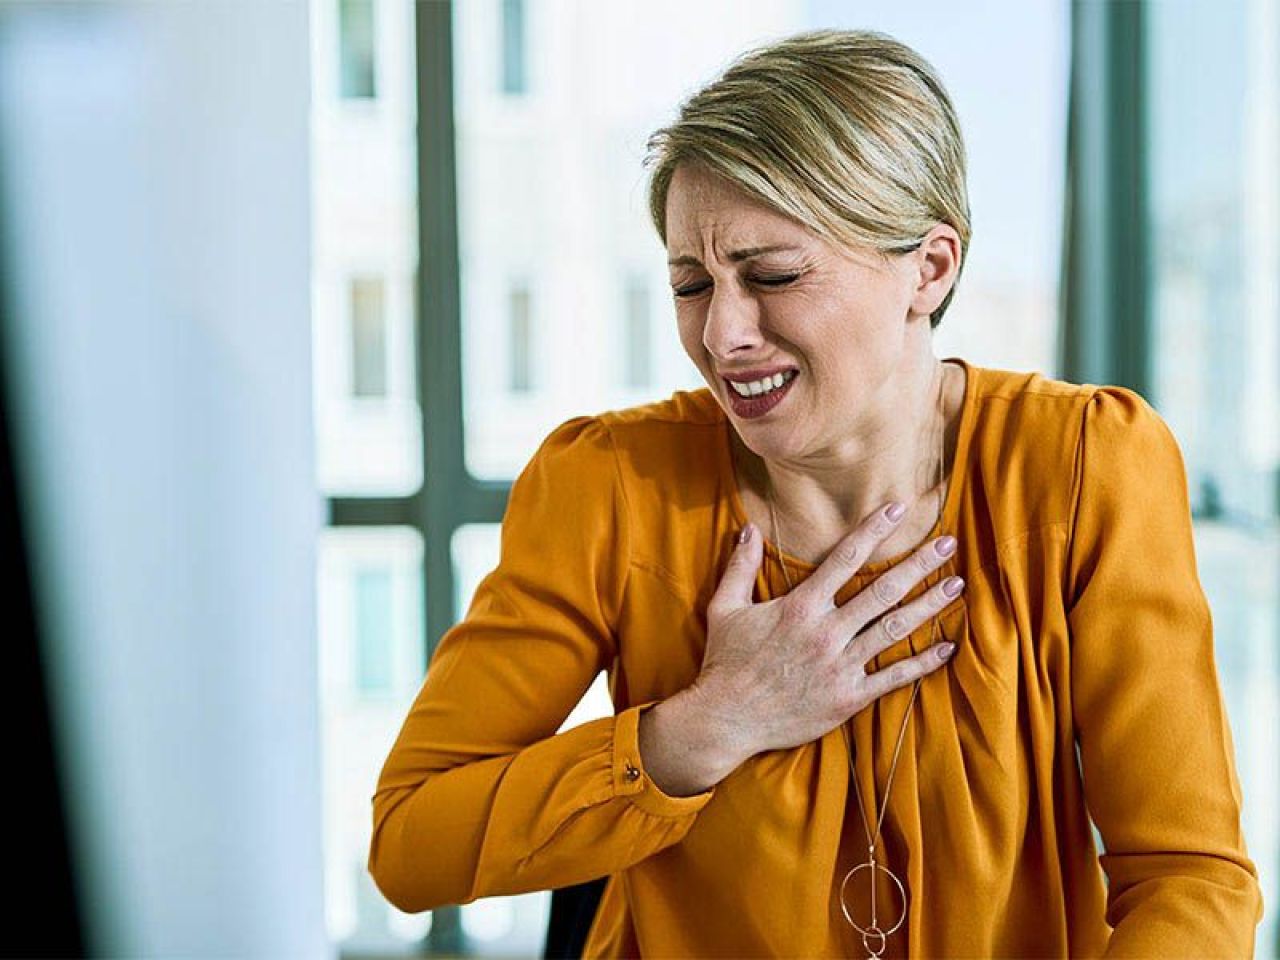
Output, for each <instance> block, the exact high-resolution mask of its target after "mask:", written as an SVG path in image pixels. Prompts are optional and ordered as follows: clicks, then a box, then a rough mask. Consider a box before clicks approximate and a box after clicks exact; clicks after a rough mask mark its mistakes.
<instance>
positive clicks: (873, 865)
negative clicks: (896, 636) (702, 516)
mask: <svg viewBox="0 0 1280 960" xmlns="http://www.w3.org/2000/svg"><path fill="white" fill-rule="evenodd" d="M944 373H945V368H944ZM944 380H945V377H939V383H938V413H939V419H940V420H941V423H940V425H939V427H938V520H939V521H941V519H942V506H943V503H944V502H945V496H944V494H943V492H942V479H943V458H944V454H943V437H944V434H945V427H946V416H945V414H943V411H942V383H943V381H944ZM765 479H766V484H767V488H768V498H769V517H770V521H771V523H772V526H773V542H774V544H775V545H776V546H777V548H778V562H779V564H780V566H781V567H782V575H783V576H784V577H786V580H787V589H788V590H790V589H792V588H793V587H794V584H793V583H792V582H791V574H790V572H789V571H788V570H787V562H786V560H784V559H783V556H784V553H785V551H784V550H783V547H782V541H781V540H780V539H779V535H778V514H777V511H776V510H775V509H774V505H773V482H772V481H771V480H769V479H768V471H767V470H766V471H765ZM937 626H938V618H937V617H934V618H933V621H932V622H931V624H930V630H929V641H930V643H932V642H933V638H934V632H935V630H936V628H937ZM923 679H924V678H923V677H917V678H916V682H915V684H914V685H913V686H912V688H911V699H910V700H909V701H908V702H907V710H906V713H905V714H903V717H902V726H901V728H900V729H899V730H898V743H897V745H896V746H895V747H894V750H893V763H892V765H891V766H890V767H889V779H888V780H887V781H886V782H885V786H884V803H883V804H882V805H881V807H880V816H879V817H878V818H877V819H876V832H875V836H874V837H873V836H872V834H871V824H870V822H869V821H868V820H867V811H866V807H865V806H864V805H863V803H862V791H861V788H859V786H858V775H857V771H856V769H855V767H854V763H853V745H852V744H851V743H850V741H849V729H848V725H847V724H841V725H840V732H841V733H843V734H844V742H845V748H846V750H848V753H849V779H851V780H852V781H853V789H854V794H855V795H856V796H857V798H858V809H859V811H860V812H861V813H862V825H863V827H864V828H865V829H866V832H867V860H866V862H865V863H860V864H858V865H857V866H855V867H854V868H853V869H851V870H850V871H849V872H848V873H846V874H845V875H844V880H842V881H841V883H840V909H841V910H842V911H843V912H844V918H845V919H846V920H848V921H849V924H850V926H852V927H853V928H854V929H855V930H857V931H858V933H860V934H861V935H862V945H863V946H864V947H866V949H867V956H868V957H869V958H873V960H874V958H877V957H879V956H880V955H881V954H882V953H883V952H884V949H885V946H886V945H887V943H888V939H889V935H890V934H892V933H893V932H894V931H896V930H897V929H898V928H899V927H900V926H902V922H903V920H905V919H906V917H907V891H906V887H905V886H903V883H902V881H901V880H899V879H898V877H897V876H896V875H895V874H894V873H893V871H892V870H890V869H889V868H888V867H886V866H884V864H883V863H880V862H879V861H877V859H876V844H877V843H878V842H879V840H880V827H881V826H882V825H883V824H884V815H885V813H886V812H887V811H888V809H889V791H890V789H892V787H893V775H894V773H895V772H896V771H897V769H898V755H899V754H900V753H901V751H902V741H903V738H904V736H905V735H906V732H907V721H909V720H910V719H911V709H912V707H913V706H914V705H915V702H916V693H917V692H918V691H919V690H920V681H921V680H923ZM874 772H875V766H874V764H873V765H872V775H873V776H874ZM863 870H867V871H869V872H870V877H871V922H870V925H869V926H866V927H863V926H861V925H859V924H858V922H857V921H856V920H854V919H853V917H852V916H851V915H850V913H849V906H848V904H847V903H846V902H845V896H844V890H845V887H846V886H848V884H849V881H850V880H852V879H853V877H854V875H855V874H857V873H859V872H860V871H863ZM877 870H878V871H880V872H881V873H883V874H885V875H887V876H888V877H889V879H890V880H892V881H893V882H894V884H895V885H896V886H897V888H898V895H899V897H900V898H901V900H902V912H901V914H900V915H899V916H898V919H897V922H895V923H894V925H893V926H891V927H890V928H889V929H887V930H885V929H882V928H881V926H880V923H879V917H878V914H877V911H876V871H877Z"/></svg>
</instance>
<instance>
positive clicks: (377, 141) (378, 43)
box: [311, 0, 422, 496]
mask: <svg viewBox="0 0 1280 960" xmlns="http://www.w3.org/2000/svg"><path fill="white" fill-rule="evenodd" d="M375 18H376V20H377V24H376V26H377V29H374V19H375ZM311 23H312V46H311V52H312V85H311V87H312V107H311V127H312V204H313V209H312V213H313V216H312V236H313V247H312V265H313V266H312V329H313V341H312V344H313V348H314V350H313V360H312V369H313V375H314V382H313V400H314V408H315V419H316V463H317V473H318V478H317V479H318V484H319V487H320V490H321V491H322V492H323V493H325V494H326V495H329V496H401V495H406V494H410V493H413V492H414V491H415V490H417V489H418V488H419V487H420V486H421V485H422V412H421V409H420V407H419V403H418V385H417V364H416V349H417V348H416V343H415V336H414V319H415V315H416V310H417V299H416V296H415V289H414V288H415V284H416V277H417V270H418V256H417V243H418V237H417V231H418V227H417V218H418V190H417V174H416V170H417V159H416V157H417V138H416V127H417V109H416V100H415V95H414V47H413V37H414V17H413V6H412V4H410V3H408V2H396V3H378V4H375V3H372V2H370V0H363V2H354V0H351V2H348V0H344V2H335V0H313V2H312V6H311ZM360 51H366V52H367V54H368V55H367V56H365V54H364V53H361V52H360ZM375 61H376V62H377V64H378V68H377V71H376V73H377V75H378V77H379V78H381V79H382V81H383V83H382V85H381V87H380V88H379V89H378V96H377V99H376V100H369V99H351V98H348V97H344V96H340V95H339V91H338V85H336V84H334V83H333V77H334V76H335V75H337V74H339V73H341V75H342V76H343V77H347V76H348V74H351V73H352V71H354V72H355V74H358V75H360V76H363V75H364V74H363V73H361V71H365V72H367V75H368V77H369V78H370V83H371V78H372V77H373V75H374V71H373V66H372V65H373V63H374V62H375ZM351 63H356V64H365V67H359V68H358V69H357V67H353V66H351V65H350V64H351ZM366 67H367V70H366ZM344 82H345V81H344ZM361 82H362V83H363V81H361ZM361 89H364V87H361ZM369 89H372V88H371V87H369Z"/></svg>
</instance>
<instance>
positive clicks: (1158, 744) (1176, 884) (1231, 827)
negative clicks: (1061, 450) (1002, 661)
mask: <svg viewBox="0 0 1280 960" xmlns="http://www.w3.org/2000/svg"><path fill="white" fill-rule="evenodd" d="M1081 430H1082V433H1081V437H1080V446H1079V448H1078V454H1077V460H1076V471H1075V477H1074V480H1073V488H1074V497H1075V501H1074V503H1075V507H1074V509H1075V520H1074V523H1073V526H1072V535H1071V543H1070V547H1069V550H1070V555H1069V558H1068V574H1067V575H1068V579H1069V583H1068V584H1067V585H1066V587H1067V590H1068V598H1067V599H1068V603H1069V613H1068V626H1069V632H1070V636H1071V697H1072V710H1073V716H1074V724H1075V734H1076V739H1077V742H1078V744H1079V748H1080V758H1081V766H1082V774H1083V779H1084V788H1085V796H1086V801H1087V805H1088V808H1089V812H1090V815H1091V816H1092V818H1093V820H1094V822H1095V824H1096V825H1097V828H1098V831H1099V833H1100V834H1101V836H1102V840H1103V845H1104V847H1105V852H1104V853H1103V854H1102V856H1101V863H1102V867H1103V869H1104V871H1105V873H1106V875H1107V878H1108V890H1107V916H1106V920H1107V923H1108V924H1109V925H1111V926H1112V927H1113V928H1114V929H1113V931H1112V934H1111V939H1110V942H1109V945H1108V948H1107V956H1149V957H1172V956H1199V957H1208V956H1214V957H1226V956H1234V957H1245V956H1248V957H1251V956H1252V955H1253V950H1254V938H1255V934H1256V931H1255V927H1256V925H1257V922H1258V921H1259V920H1260V919H1261V917H1262V909H1263V904H1262V894H1261V889H1260V887H1259V884H1258V875H1257V870H1256V868H1255V866H1254V864H1253V862H1252V861H1251V860H1250V859H1249V856H1248V853H1247V851H1246V848H1245V838H1244V834H1243V831H1242V828H1241V804H1242V801H1241V790H1240V783H1239V780H1238V777H1237V773H1236V767H1235V757H1234V746H1233V743H1232V737H1231V730H1230V727H1229V724H1228V718H1227V713H1226V709H1225V706H1224V703H1223V698H1222V693H1221V688H1220V685H1219V680H1218V673H1217V666H1216V663H1215V659H1214V645H1213V624H1212V620H1211V617H1210V610H1209V605H1208V601H1207V599H1206V597H1205V594H1204V592H1203V590H1202V588H1201V585H1200V581H1199V578H1198V575H1197V570H1196V560H1195V548H1194V543H1193V539H1192V525H1191V513H1190V506H1189V502H1188V497H1187V481H1186V473H1185V467H1184V464H1183V460H1182V455H1181V452H1180V451H1179V449H1178V445H1177V441H1176V440H1175V438H1174V436H1173V434H1172V432H1171V431H1170V430H1169V428H1168V426H1167V425H1166V424H1165V422H1164V421H1163V420H1162V419H1161V418H1160V416H1159V415H1158V414H1157V413H1156V412H1155V410H1153V409H1152V408H1151V406H1150V405H1149V404H1147V402H1146V401H1145V400H1144V399H1143V398H1142V397H1141V396H1139V395H1138V394H1137V393H1134V392H1133V391H1131V390H1128V389H1126V388H1124V387H1101V388H1099V389H1097V390H1096V392H1095V393H1094V394H1093V395H1092V396H1091V397H1090V398H1089V400H1088V402H1087V403H1086V404H1085V406H1084V416H1083V423H1082V427H1081Z"/></svg>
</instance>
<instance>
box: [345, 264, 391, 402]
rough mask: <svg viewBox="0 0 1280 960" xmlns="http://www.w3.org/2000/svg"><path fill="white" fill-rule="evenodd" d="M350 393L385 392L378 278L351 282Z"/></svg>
mask: <svg viewBox="0 0 1280 960" xmlns="http://www.w3.org/2000/svg"><path fill="white" fill-rule="evenodd" d="M351 354H352V371H351V380H352V391H351V392H352V393H353V394H354V395H355V396H357V397H385V396H386V395H387V316H386V312H385V310H384V308H383V282H382V278H381V277H356V278H355V279H353V280H352V281H351Z"/></svg>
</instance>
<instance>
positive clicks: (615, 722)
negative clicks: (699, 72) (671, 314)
mask: <svg viewBox="0 0 1280 960" xmlns="http://www.w3.org/2000/svg"><path fill="white" fill-rule="evenodd" d="M650 146H651V154H650V157H649V162H650V164H651V166H652V177H651V181H650V183H651V212H652V218H653V222H654V225H655V227H656V229H657V232H658V234H659V236H660V237H661V239H662V242H663V243H664V245H665V246H666V250H667V254H668V259H669V264H670V278H671V287H672V295H673V298H674V308H675V316H676V321H677V323H678V326H679V333H680V338H681V341H682V343H683V345H684V348H685V350H686V351H687V352H688V355H689V357H690V359H691V360H692V361H693V363H694V364H695V365H696V367H697V368H698V370H699V371H700V372H701V373H702V375H703V377H704V378H705V379H706V383H707V386H706V387H705V388H703V389H699V390H695V391H681V392H678V393H676V394H674V395H673V396H671V397H670V398H668V399H666V400H662V401H660V402H655V403H651V404H648V405H645V406H640V407H634V408H630V409H624V410H615V411H610V412H607V413H604V414H600V415H597V416H581V417H576V418H574V419H571V420H569V421H567V422H565V423H564V424H562V425H561V426H559V427H558V428H557V429H556V430H554V431H553V432H552V433H551V434H550V435H549V436H548V437H547V438H546V439H545V441H544V442H543V444H542V446H541V447H540V448H539V450H538V451H537V453H536V454H535V456H534V457H533V458H532V460H531V461H530V463H529V464H528V465H527V467H526V468H525V469H524V471H523V472H522V473H521V475H520V476H519V478H518V479H517V480H516V482H515V484H514V486H513V488H512V491H511V498H510V501H509V505H508V509H507V513H506V518H505V521H504V524H503V531H502V551H501V559H500V562H499V564H498V566H497V567H496V568H495V569H494V570H493V571H492V572H491V573H490V574H489V575H488V576H487V577H486V578H485V579H484V581H483V582H482V583H481V584H480V586H479V588H478V589H477V591H476V594H475V597H474V599H473V601H472V603H471V606H470V609H469V610H468V612H467V615H466V618H465V619H464V620H463V621H462V622H461V623H459V624H457V625H456V626H455V627H454V628H452V629H451V630H450V631H449V632H448V633H447V634H446V635H445V636H444V637H443V638H442V639H441V642H440V644H439V646H438V649H437V650H436V653H435V655H434V657H433V659H432V662H431V664H430V668H429V671H428V673H427V677H426V680H425V682H424V684H423V686H422V689H421V691H420V693H419V695H418V697H417V700H416V702H415V703H414V705H413V708H412V710H411V711H410V713H409V716H408V717H407V718H406V720H405V722H404V726H403V728H402V730H401V731H400V734H399V737H398V738H397V740H396V742H395V744H394V746H393V748H392V750H391V754H390V756H389V757H388V758H387V760H386V763H385V766H384V767H383V770H382V773H381V776H380V778H379V781H378V784H377V788H376V792H375V794H374V795H373V797H372V807H373V830H374V832H373V839H372V844H371V848H370V853H369V868H370V870H371V872H372V874H373V877H374V879H375V880H376V882H377V884H378V885H379V887H380V889H381V890H382V891H383V892H384V894H385V895H386V896H387V897H388V898H389V899H390V900H391V901H392V902H393V903H395V904H396V905H397V906H399V907H400V908H401V909H403V910H407V911H421V910H426V909H430V908H432V907H436V906H440V905H442V904H449V903H467V902H470V901H471V900H474V899H476V898H478V897H487V896H494V895H503V894H514V893H519V892H524V891H531V890H541V889H552V888H558V887H564V886H567V885H571V884H579V883H584V882H586V881H589V880H594V879H597V878H608V879H607V885H606V886H605V888H604V892H603V896H602V899H601V901H600V904H599V908H598V909H597V911H596V912H595V914H594V918H593V922H592V924H591V926H590V930H589V935H588V936H587V940H586V947H585V951H584V954H585V955H586V956H589V957H622V956H626V957H632V956H653V957H678V956H679V957H711V956H720V957H729V956H732V957H755V956H788V957H828V956H830V957H849V956H886V957H905V956H928V957H942V956H952V957H955V956H972V957H977V956H983V957H991V956H1019V957H1025V956H1090V955H1099V954H1102V953H1114V954H1128V955H1138V954H1141V955H1147V956H1172V955H1177V954H1183V953H1187V952H1191V953H1195V954H1197V955H1201V956H1210V955H1212V956H1227V955H1233V956H1243V955H1249V954H1251V953H1252V949H1253V948H1252V944H1253V937H1254V927H1255V925H1256V923H1257V921H1258V919H1259V918H1260V916H1261V910H1262V901H1261V895H1260V891H1259V885H1258V880H1257V872H1256V869H1255V867H1254V864H1253V863H1252V861H1251V860H1250V859H1249V857H1248V855H1247V851H1246V848H1245V843H1244V838H1243V836H1242V833H1241V827H1240V814H1241V796H1240V786H1239V782H1238V779H1237V774H1236V770H1235V761H1234V757H1233V747H1232V741H1231V733H1230V730H1229V728H1228V724H1227V717H1226V711H1225V709H1224V707H1223V703H1222V699H1221V695H1220V691H1219V685H1218V680H1217V673H1216V667H1215V663H1214V657H1213V638H1212V625H1211V620H1210V613H1209V608H1208V605H1207V602H1206V599H1205V595H1204V592H1203V591H1202V589H1201V586H1200V583H1199V581H1198V579H1197V574H1196V564H1195V557H1194V550H1193V543H1192V528H1191V518H1190V511H1189V506H1188V499H1187V490H1186V479H1185V474H1184V468H1183V462H1182V459H1181V455H1180V452H1179V449H1178V447H1177V444H1176V442H1175V440H1174V438H1173V436H1172V435H1171V433H1170V431H1169V429H1168V428H1167V426H1166V425H1165V424H1164V422H1163V421H1162V420H1161V418H1160V417H1159V416H1158V415H1157V414H1156V413H1155V411H1154V410H1153V409H1152V408H1151V407H1150V406H1149V405H1148V404H1147V403H1146V401H1145V400H1143V399H1142V398H1141V397H1140V396H1139V395H1137V394H1136V393H1134V392H1132V391H1130V390H1128V389H1125V388H1122V387H1115V386H1095V385H1091V384H1083V385H1081V384H1072V383H1067V382H1063V381H1058V380H1052V379H1048V378H1045V377H1043V376H1041V375H1040V374H1037V373H1021V372H1014V371H1006V370H997V369H991V368H982V367H978V366H976V365H974V364H972V363H969V362H968V361H966V360H964V359H962V358H959V357H947V358H943V359H939V358H937V357H935V355H934V353H933V348H932V333H933V330H934V329H935V328H936V327H937V325H938V324H939V323H940V322H941V320H942V319H943V316H944V314H945V313H946V310H947V307H948V305H949V303H950V301H951V299H952V297H953V295H954V294H955V291H956V283H957V281H958V280H959V278H960V275H961V271H962V268H963V264H964V261H965V256H966V253H967V250H968V246H969V241H970V215H969V205H968V199H967V190H966V185H965V150H964V145H963V141H962V138H961V132H960V128H959V125H958V123H957V119H956V114H955V110H954V108H953V106H952V103H951V101H950V99H949V97H948V95H947V93H946V91H945V89H944V87H943V84H942V82H941V81H940V80H939V78H938V76H937V74H936V73H935V72H934V70H933V69H932V68H931V67H930V65H929V64H928V63H926V62H925V61H924V60H923V59H922V58H921V57H920V56H919V55H918V54H916V53H915V52H914V51H912V50H911V49H909V48H908V47H906V46H904V45H902V44H901V43H898V42H896V41H894V40H893V39H891V38H889V37H886V36H884V35H882V34H878V33H873V32H866V31H819V32H812V33H807V34H802V35H798V36H794V37H790V38H787V39H784V40H782V41H781V42H778V43H775V44H772V45H770V46H767V47H764V48H761V49H757V50H754V51H751V52H749V53H747V54H746V55H744V56H742V57H740V58H739V59H738V60H737V61H736V62H735V63H733V64H732V65H731V66H730V67H729V68H728V69H727V70H726V71H725V72H724V74H723V75H722V76H720V77H718V78H717V79H716V80H714V81H713V82H712V83H710V84H709V85H708V86H706V87H705V88H704V89H702V90H700V91H698V92H697V93H696V94H694V95H693V96H692V97H691V98H690V99H689V100H688V101H687V102H685V103H684V104H683V105H682V109H681V111H680V113H679V117H678V119H677V120H676V122H675V123H674V124H672V125H671V126H670V127H668V128H665V129H663V130H661V131H659V132H658V133H657V134H655V135H654V137H653V138H652V140H651V142H650ZM894 504H896V505H897V507H898V509H897V510H894V509H889V508H890V507H891V506H892V505H894ZM601 670H606V671H608V674H609V681H610V684H609V685H610V691H611V694H612V697H613V701H614V705H615V709H616V713H615V715H614V716H612V717H608V718H603V719H599V720H594V721H591V722H588V723H584V724H582V725H580V726H577V727H575V728H573V729H570V730H566V731H564V732H563V733H556V731H557V729H558V728H559V727H560V725H561V724H562V723H563V721H564V719H565V717H566V716H567V715H568V714H569V712H570V711H571V710H572V708H573V707H574V706H575V705H576V704H577V702H578V700H579V699H580V697H581V696H582V694H583V692H584V691H585V690H586V688H587V687H588V685H589V684H590V683H591V681H592V679H593V678H594V677H595V675H596V674H597V673H598V672H599V671H601ZM1077 754H1078V757H1079V760H1078V761H1077ZM1091 816H1092V823H1094V824H1096V826H1097V828H1098V831H1099V834H1100V836H1101V838H1102V841H1103V845H1104V850H1103V851H1099V850H1098V849H1096V847H1095V844H1094V838H1093V835H1092V832H1091V827H1090V824H1091Z"/></svg>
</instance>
